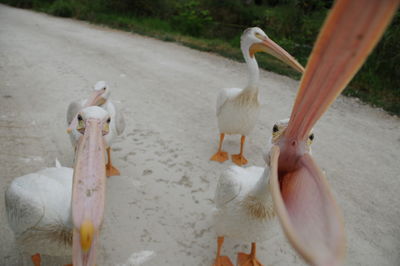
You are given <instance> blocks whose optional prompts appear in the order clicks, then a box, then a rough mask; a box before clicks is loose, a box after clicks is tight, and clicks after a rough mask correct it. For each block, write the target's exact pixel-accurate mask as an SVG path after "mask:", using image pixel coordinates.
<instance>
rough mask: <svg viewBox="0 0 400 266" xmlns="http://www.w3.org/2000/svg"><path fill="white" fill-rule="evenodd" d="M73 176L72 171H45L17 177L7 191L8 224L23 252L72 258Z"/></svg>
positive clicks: (51, 169)
mask: <svg viewBox="0 0 400 266" xmlns="http://www.w3.org/2000/svg"><path fill="white" fill-rule="evenodd" d="M57 162H58V160H57ZM58 164H59V162H58ZM72 175H73V169H71V168H67V167H62V166H57V167H54V168H46V169H43V170H41V171H38V172H36V173H32V174H28V175H24V176H21V177H17V178H15V179H14V180H13V181H12V182H11V184H10V186H9V187H8V189H7V190H6V193H5V203H6V213H7V218H8V222H9V225H10V227H11V229H12V231H13V232H14V235H15V238H16V242H17V244H18V246H19V247H20V248H22V250H23V251H24V252H26V253H28V254H30V255H33V254H35V253H40V254H43V255H51V256H66V255H71V246H70V244H71V241H72V223H71V191H72Z"/></svg>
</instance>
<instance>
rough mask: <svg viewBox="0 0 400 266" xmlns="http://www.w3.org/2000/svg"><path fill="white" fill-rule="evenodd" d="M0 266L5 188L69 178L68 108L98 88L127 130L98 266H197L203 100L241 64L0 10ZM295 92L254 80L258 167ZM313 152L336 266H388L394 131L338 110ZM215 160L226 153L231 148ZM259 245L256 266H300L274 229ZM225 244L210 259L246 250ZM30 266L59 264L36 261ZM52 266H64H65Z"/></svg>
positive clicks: (8, 240) (206, 259) (204, 192)
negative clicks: (340, 220)
mask: <svg viewBox="0 0 400 266" xmlns="http://www.w3.org/2000/svg"><path fill="white" fill-rule="evenodd" d="M0 25H1V27H0V169H1V179H0V236H1V237H0V265H7V266H10V265H21V263H22V257H21V256H20V255H19V253H18V251H17V249H16V247H15V243H14V240H13V235H12V232H11V230H10V229H9V227H8V224H7V221H6V219H5V213H4V198H3V195H4V191H5V189H6V187H7V185H8V184H9V183H10V182H11V181H12V179H13V178H14V177H17V176H21V175H23V174H26V173H30V172H34V171H37V170H39V169H41V168H44V167H48V166H53V165H54V159H55V158H58V159H59V160H60V161H61V163H62V164H63V165H65V166H69V167H71V166H72V158H73V150H72V148H71V146H70V142H69V139H68V136H67V134H66V133H65V129H66V125H65V112H66V109H67V106H68V103H69V102H70V101H71V100H75V99H79V98H83V97H86V96H87V95H88V94H89V91H90V88H91V87H92V86H93V84H94V83H95V82H96V81H98V80H105V81H107V82H108V83H109V85H110V86H111V87H112V89H113V92H112V96H111V97H112V99H113V100H114V102H117V103H118V106H119V107H120V108H122V109H123V110H124V112H125V117H126V120H127V128H126V130H125V133H124V134H123V136H122V137H121V138H119V139H118V140H117V141H116V143H115V145H114V147H113V154H114V160H113V162H114V163H115V165H116V166H117V167H119V168H120V170H121V172H122V175H121V176H119V177H112V178H110V179H109V180H108V187H107V208H106V215H105V221H104V226H103V231H102V233H101V247H100V251H99V254H98V265H127V266H128V265H185V266H187V265H211V263H212V260H213V258H214V256H215V251H216V238H215V233H214V231H213V226H212V219H211V211H212V208H213V206H214V205H213V196H214V191H215V186H216V183H217V178H218V177H219V175H220V173H221V171H223V170H224V169H226V168H227V167H228V166H229V165H230V164H232V163H231V162H226V163H224V164H218V163H215V162H211V161H209V160H208V159H209V157H210V156H211V155H212V153H213V152H215V150H216V148H217V140H218V132H217V124H216V118H215V101H216V96H217V92H218V90H219V89H220V88H223V87H237V86H243V85H244V84H245V82H246V75H245V74H246V66H245V65H244V64H242V63H237V62H233V61H231V60H228V59H225V58H221V57H219V56H216V55H213V54H208V53H204V52H199V51H195V50H192V49H189V48H186V47H182V46H180V45H177V44H174V43H168V42H162V41H158V40H154V39H151V38H146V37H142V36H139V35H135V34H130V33H125V32H119V31H115V30H111V29H107V28H102V27H98V26H93V25H90V24H87V23H84V22H80V21H74V20H70V19H62V18H54V17H50V16H47V15H44V14H40V13H35V12H30V11H26V10H20V9H14V8H10V7H6V6H3V5H0ZM297 86H298V82H297V81H294V80H291V79H289V78H286V77H283V76H279V75H275V74H272V73H269V72H266V71H261V80H260V88H261V99H262V112H261V116H260V121H259V123H258V125H257V127H256V129H255V130H254V133H253V134H252V135H251V136H250V137H249V138H248V139H249V141H248V144H247V146H246V154H247V158H248V159H249V162H250V165H259V166H261V165H262V162H263V160H262V152H263V147H265V146H266V145H265V144H266V142H267V140H268V138H269V135H270V132H271V128H272V125H273V122H274V121H276V120H278V119H281V118H285V117H287V116H288V115H289V112H290V109H291V106H292V103H293V100H294V97H295V92H296V88H297ZM315 136H316V139H315V142H314V144H313V154H314V156H315V158H316V160H317V161H318V163H319V165H320V166H321V167H322V168H323V169H324V170H325V171H326V173H327V176H328V178H329V180H330V183H331V185H332V187H333V190H334V193H335V195H336V196H337V199H338V201H339V204H340V206H341V207H342V209H343V212H344V216H345V222H346V232H347V242H348V254H347V259H346V265H363V266H366V265H371V266H376V265H380V266H385V265H399V262H400V208H399V206H400V196H399V195H400V180H399V177H400V176H399V175H400V152H399V151H400V119H398V118H394V117H391V116H389V115H387V114H385V113H384V112H382V111H380V110H377V109H373V108H371V107H368V106H365V105H362V104H359V103H358V102H357V101H356V100H354V99H348V98H343V97H341V98H339V99H338V100H337V102H336V103H335V104H334V105H333V106H332V107H331V109H330V110H329V112H328V113H327V114H326V115H325V116H324V117H323V119H322V120H321V121H320V122H319V123H318V124H317V125H316V127H315ZM225 149H226V150H227V151H228V152H229V153H236V152H237V151H238V150H239V137H238V136H232V137H228V138H227V141H226V143H225ZM271 230H275V231H276V232H275V234H274V235H275V236H274V237H272V238H271V239H270V240H268V241H267V242H265V243H263V244H260V245H259V251H258V255H259V258H260V260H261V261H262V262H264V263H265V265H276V266H277V265H280V266H284V265H304V263H303V262H302V260H301V259H300V258H299V257H298V256H297V255H296V253H295V252H294V251H293V250H292V249H291V247H290V245H289V244H288V243H287V242H286V240H285V237H284V235H283V233H282V232H281V231H280V229H279V227H278V226H277V227H276V228H275V229H271ZM248 249H249V245H248V243H240V242H237V241H234V240H232V239H227V240H226V245H225V248H224V253H225V254H228V255H230V257H231V259H232V260H235V255H234V254H235V252H237V251H239V250H246V251H247V250H248ZM44 262H45V263H44V265H46V264H47V265H60V264H59V262H60V261H56V260H54V259H52V258H44ZM62 262H63V263H69V262H70V260H69V258H65V259H64V260H63V261H62Z"/></svg>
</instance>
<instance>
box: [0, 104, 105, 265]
mask: <svg viewBox="0 0 400 266" xmlns="http://www.w3.org/2000/svg"><path fill="white" fill-rule="evenodd" d="M79 116H81V117H82V120H79V122H78V124H77V129H78V131H80V132H81V133H82V134H83V135H82V137H81V138H80V139H79V141H78V143H77V150H76V155H75V166H74V169H71V168H66V167H61V166H60V165H58V166H57V167H56V168H47V169H44V170H41V171H39V172H37V173H34V174H28V175H25V176H22V177H18V178H16V179H15V180H14V181H13V182H12V183H11V185H10V187H9V188H8V190H7V191H6V196H5V197H6V212H7V215H8V220H9V224H10V226H11V228H12V230H13V231H14V233H15V236H16V240H17V243H18V244H19V245H21V247H22V248H23V250H24V251H25V253H30V254H35V255H33V256H32V261H33V262H34V264H35V266H40V254H46V255H51V256H65V255H68V254H71V245H72V254H73V257H72V260H73V265H74V266H81V265H87V266H89V265H90V266H92V265H94V264H95V255H96V244H97V241H98V234H99V230H100V226H101V223H102V220H103V212H104V197H105V185H106V184H105V182H106V170H105V167H104V164H105V147H106V145H105V140H104V138H103V135H106V134H107V133H108V132H109V123H110V122H109V118H110V116H109V115H108V113H107V112H106V111H105V110H104V109H102V108H100V107H97V106H91V107H86V108H84V109H83V110H82V111H81V112H79Z"/></svg>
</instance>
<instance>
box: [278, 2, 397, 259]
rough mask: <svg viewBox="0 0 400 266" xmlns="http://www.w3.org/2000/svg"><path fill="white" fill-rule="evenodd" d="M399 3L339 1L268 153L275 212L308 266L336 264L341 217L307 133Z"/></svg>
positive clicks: (341, 238) (341, 251)
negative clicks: (285, 124) (285, 122)
mask: <svg viewBox="0 0 400 266" xmlns="http://www.w3.org/2000/svg"><path fill="white" fill-rule="evenodd" d="M398 4H399V1H398V0H382V1H381V0H359V1H349V0H338V1H337V2H336V3H335V6H334V7H333V10H332V11H331V12H330V14H329V16H328V18H327V21H326V22H325V25H324V27H323V28H322V31H321V33H320V35H319V37H318V40H317V42H316V44H315V46H314V50H313V52H312V54H311V57H310V60H309V62H308V65H307V68H306V71H305V73H304V75H303V78H302V81H301V84H300V89H299V91H298V94H297V98H296V101H295V104H294V106H293V110H292V114H291V117H290V121H289V124H288V127H287V129H286V130H285V132H284V133H283V135H282V137H281V138H280V139H279V140H278V141H277V143H276V145H275V146H273V148H272V149H271V152H270V156H271V172H270V188H271V192H272V197H273V201H274V205H275V210H276V212H277V215H278V217H279V220H280V222H281V225H282V227H283V229H284V232H285V234H286V236H287V238H288V239H289V241H290V243H291V244H292V246H293V247H294V248H295V249H296V250H297V251H298V252H299V254H300V255H301V256H302V257H303V258H304V259H305V260H306V261H307V262H308V263H310V264H311V265H323V266H331V265H340V264H341V262H342V260H343V257H344V254H345V245H346V244H345V242H346V241H345V233H344V225H343V217H342V214H341V212H340V210H339V207H338V206H337V204H336V201H335V199H334V197H333V195H332V192H331V189H330V186H329V184H328V182H327V180H326V178H325V176H324V174H323V173H322V172H321V170H320V169H319V167H318V166H317V164H316V163H315V161H314V160H313V158H312V157H311V155H310V154H308V153H307V152H306V146H305V145H306V141H307V138H308V134H309V132H310V130H311V129H312V127H313V126H314V124H315V123H316V122H317V121H318V119H319V118H320V117H321V116H322V115H323V113H324V112H325V111H326V110H327V109H328V108H329V106H330V105H331V104H332V103H333V102H334V101H335V99H336V98H337V97H338V95H339V94H340V93H341V92H342V90H343V89H344V88H345V86H346V85H347V84H348V82H349V81H350V80H351V79H352V77H353V76H354V75H355V73H356V72H357V71H358V69H359V68H360V67H361V65H362V64H363V63H364V61H365V60H366V58H367V56H368V55H369V53H370V52H371V51H372V49H373V47H374V46H375V45H376V43H377V42H378V40H379V39H380V37H381V36H382V34H383V32H384V30H385V29H386V27H387V26H388V24H389V22H390V20H391V18H392V17H393V15H394V13H395V11H396V9H397V6H398Z"/></svg>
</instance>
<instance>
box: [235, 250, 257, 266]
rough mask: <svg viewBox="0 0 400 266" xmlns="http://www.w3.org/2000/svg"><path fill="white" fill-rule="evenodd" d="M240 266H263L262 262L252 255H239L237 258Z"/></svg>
mask: <svg viewBox="0 0 400 266" xmlns="http://www.w3.org/2000/svg"><path fill="white" fill-rule="evenodd" d="M237 265H238V266H263V265H262V264H261V262H260V261H259V260H258V259H257V258H256V257H255V256H254V255H252V254H246V253H242V252H240V253H238V256H237Z"/></svg>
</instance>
